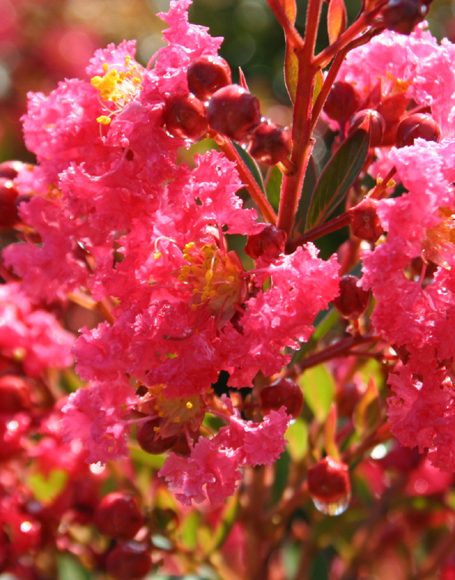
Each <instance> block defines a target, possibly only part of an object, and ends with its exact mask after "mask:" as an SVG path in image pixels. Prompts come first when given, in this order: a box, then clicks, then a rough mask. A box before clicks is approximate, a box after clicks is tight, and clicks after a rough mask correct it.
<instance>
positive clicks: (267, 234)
mask: <svg viewBox="0 0 455 580" xmlns="http://www.w3.org/2000/svg"><path fill="white" fill-rule="evenodd" d="M286 237H287V236H286V232H284V231H283V230H279V229H278V228H276V227H275V226H272V225H271V224H267V225H266V226H265V227H264V229H263V230H262V232H260V233H259V234H254V235H252V236H248V241H247V243H246V246H245V252H246V253H247V254H248V256H250V257H251V258H253V260H257V259H258V258H259V257H261V258H265V259H267V260H275V259H276V258H278V256H279V255H280V254H281V253H282V252H283V251H284V246H285V244H286Z"/></svg>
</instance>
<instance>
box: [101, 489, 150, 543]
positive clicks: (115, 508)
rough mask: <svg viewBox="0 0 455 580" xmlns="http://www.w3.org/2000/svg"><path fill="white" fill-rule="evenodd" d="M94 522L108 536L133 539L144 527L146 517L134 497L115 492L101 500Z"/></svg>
mask: <svg viewBox="0 0 455 580" xmlns="http://www.w3.org/2000/svg"><path fill="white" fill-rule="evenodd" d="M94 522H95V525H96V527H97V528H98V529H99V530H100V532H102V533H103V534H105V535H106V536H110V537H112V538H123V539H131V538H134V536H135V535H136V534H137V532H138V531H139V530H140V529H141V527H142V526H143V525H144V517H143V515H142V512H141V510H140V508H139V505H138V502H137V500H136V499H135V498H134V497H133V496H132V495H130V494H127V493H122V492H113V493H109V494H108V495H106V496H104V497H103V499H102V500H101V502H100V504H99V505H98V507H97V508H96V512H95V518H94Z"/></svg>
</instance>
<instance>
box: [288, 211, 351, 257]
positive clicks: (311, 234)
mask: <svg viewBox="0 0 455 580" xmlns="http://www.w3.org/2000/svg"><path fill="white" fill-rule="evenodd" d="M349 223H350V218H349V212H344V213H342V214H341V215H339V216H337V217H336V218H333V219H332V220H330V221H328V222H326V223H324V224H321V225H320V226H317V227H315V228H312V229H311V230H308V231H307V232H306V233H305V234H303V235H302V236H300V238H298V239H297V240H294V241H292V242H291V243H289V244H288V245H287V251H289V252H293V251H294V250H295V249H296V248H297V247H298V246H301V245H302V244H305V243H306V242H310V241H312V240H317V239H318V238H322V237H323V236H326V235H327V234H331V233H332V232H336V231H337V230H340V229H341V228H344V227H346V226H348V225H349Z"/></svg>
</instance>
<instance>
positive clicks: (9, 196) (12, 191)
mask: <svg viewBox="0 0 455 580" xmlns="http://www.w3.org/2000/svg"><path fill="white" fill-rule="evenodd" d="M17 196H18V192H17V189H16V188H15V187H14V183H13V182H12V181H11V179H8V178H6V177H0V227H2V228H12V227H13V226H14V225H15V224H16V223H17V222H18V220H19V214H18V212H17V203H16V200H17Z"/></svg>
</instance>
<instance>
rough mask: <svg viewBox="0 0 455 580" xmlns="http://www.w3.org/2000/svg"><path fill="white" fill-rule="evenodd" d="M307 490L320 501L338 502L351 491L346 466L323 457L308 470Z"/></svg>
mask: <svg viewBox="0 0 455 580" xmlns="http://www.w3.org/2000/svg"><path fill="white" fill-rule="evenodd" d="M308 491H309V493H310V495H311V497H312V498H313V499H316V500H318V501H320V502H322V503H327V504H331V503H338V502H340V501H343V500H344V499H345V498H346V497H349V496H350V493H351V482H350V479H349V471H348V466H347V465H346V464H344V463H341V462H339V461H335V459H332V458H331V457H325V458H324V459H322V460H321V461H319V462H318V463H317V464H316V465H313V467H310V469H309V470H308Z"/></svg>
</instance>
